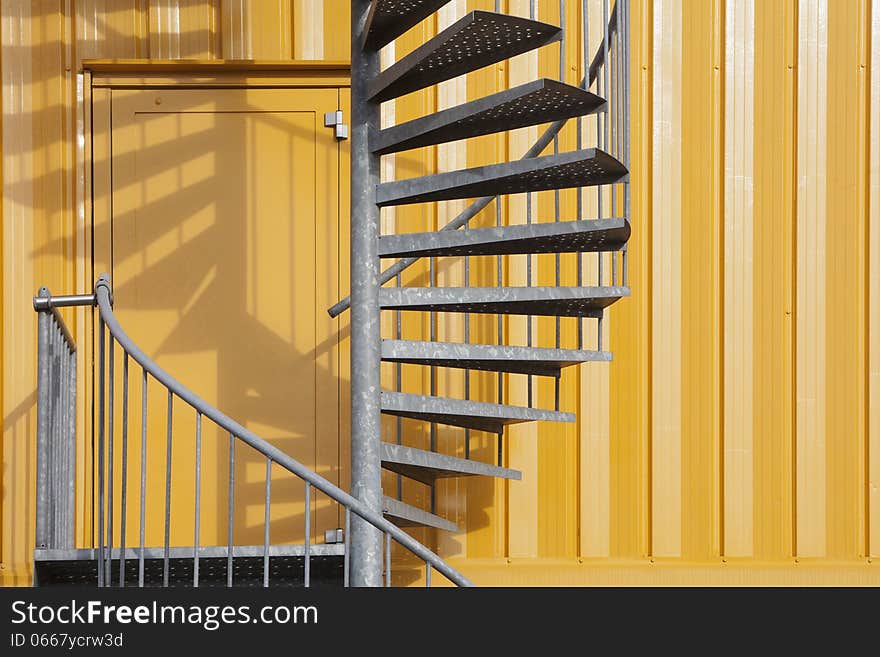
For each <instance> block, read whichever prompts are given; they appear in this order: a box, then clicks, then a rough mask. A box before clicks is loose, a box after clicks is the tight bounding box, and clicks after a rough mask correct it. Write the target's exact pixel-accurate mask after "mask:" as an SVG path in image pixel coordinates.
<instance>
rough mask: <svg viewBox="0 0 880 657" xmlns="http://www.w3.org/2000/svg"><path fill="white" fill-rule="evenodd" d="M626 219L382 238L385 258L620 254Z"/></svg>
mask: <svg viewBox="0 0 880 657" xmlns="http://www.w3.org/2000/svg"><path fill="white" fill-rule="evenodd" d="M629 236H630V225H629V222H628V221H627V220H626V219H591V220H585V221H559V222H552V223H551V222H546V223H539V224H518V225H515V226H498V227H493V228H474V229H471V230H464V229H459V230H443V231H431V232H426V233H404V234H401V235H384V236H382V237H380V238H379V256H380V257H382V258H402V257H417V258H422V257H427V256H464V255H509V254H517V253H520V254H524V253H571V252H593V251H617V250H619V249H621V248H623V246H624V245H625V244H626V242H627V240H629Z"/></svg>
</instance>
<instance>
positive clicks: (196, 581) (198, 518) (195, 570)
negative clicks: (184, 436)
mask: <svg viewBox="0 0 880 657" xmlns="http://www.w3.org/2000/svg"><path fill="white" fill-rule="evenodd" d="M201 511H202V414H201V413H200V412H199V411H196V517H195V520H194V524H195V529H194V531H193V586H194V587H195V588H198V586H199V529H200V526H199V524H200V521H201Z"/></svg>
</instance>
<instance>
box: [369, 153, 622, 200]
mask: <svg viewBox="0 0 880 657" xmlns="http://www.w3.org/2000/svg"><path fill="white" fill-rule="evenodd" d="M626 177H627V170H626V167H625V166H623V164H621V163H620V162H619V161H618V160H616V159H615V158H614V157H612V156H611V155H609V154H608V153H605V152H604V151H600V150H599V149H596V148H589V149H585V150H580V151H573V152H571V153H561V154H559V155H546V156H544V157H530V158H525V159H522V160H517V161H515V162H505V163H503V164H491V165H489V166H484V167H474V168H472V169H462V170H460V171H450V172H449V173H438V174H436V175H433V176H422V177H420V178H408V179H406V180H398V181H395V182H387V183H382V184H380V185H378V186H377V187H376V204H377V205H379V206H388V205H409V204H412V203H425V202H428V201H445V200H449V199H463V198H476V197H480V196H496V195H498V194H521V193H523V192H540V191H544V190H549V189H565V188H568V187H589V186H593V185H608V184H611V183H616V182H622V181H624V180H625V179H626Z"/></svg>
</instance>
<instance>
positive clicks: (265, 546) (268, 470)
mask: <svg viewBox="0 0 880 657" xmlns="http://www.w3.org/2000/svg"><path fill="white" fill-rule="evenodd" d="M263 504H264V508H265V516H264V518H263V523H264V524H263V588H268V587H269V523H270V520H271V518H270V510H271V508H270V507H271V504H272V459H270V458H269V457H268V456H267V457H266V499H265V501H264V502H263Z"/></svg>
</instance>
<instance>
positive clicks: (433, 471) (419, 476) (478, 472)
mask: <svg viewBox="0 0 880 657" xmlns="http://www.w3.org/2000/svg"><path fill="white" fill-rule="evenodd" d="M381 454H382V467H383V468H385V469H386V470H389V471H390V472H396V473H397V474H400V475H403V476H404V477H408V478H410V479H415V480H416V481H420V482H422V483H423V484H432V483H434V482H435V481H436V480H437V479H448V478H451V477H479V476H482V477H498V478H501V479H514V480H516V481H519V480H520V479H522V473H521V472H519V471H518V470H511V469H509V468H502V467H499V466H497V465H492V464H490V463H482V462H480V461H472V460H470V459H462V458H457V457H455V456H448V455H446V454H438V453H437V452H429V451H426V450H423V449H416V448H414V447H406V446H404V445H395V444H393V443H384V442H383V443H382V444H381Z"/></svg>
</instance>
